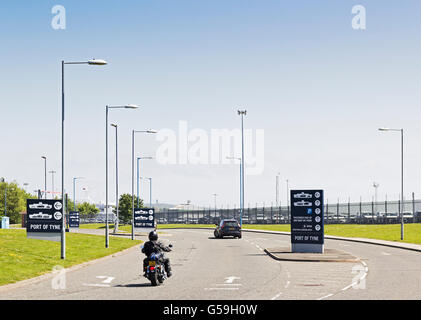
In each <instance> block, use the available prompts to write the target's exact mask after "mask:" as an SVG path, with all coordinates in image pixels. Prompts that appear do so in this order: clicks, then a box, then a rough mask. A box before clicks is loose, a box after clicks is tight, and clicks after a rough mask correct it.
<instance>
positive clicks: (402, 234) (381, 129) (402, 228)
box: [379, 128, 404, 240]
mask: <svg viewBox="0 0 421 320" xmlns="http://www.w3.org/2000/svg"><path fill="white" fill-rule="evenodd" d="M379 131H395V132H400V133H401V205H400V208H399V211H400V215H401V240H403V238H404V221H403V205H404V203H403V129H391V128H379Z"/></svg>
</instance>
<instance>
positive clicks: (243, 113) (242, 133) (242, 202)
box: [237, 110, 247, 227]
mask: <svg viewBox="0 0 421 320" xmlns="http://www.w3.org/2000/svg"><path fill="white" fill-rule="evenodd" d="M237 112H238V115H240V116H241V183H242V186H241V191H242V192H241V195H242V201H241V211H240V227H242V226H243V212H244V116H245V115H246V114H247V110H238V111H237Z"/></svg>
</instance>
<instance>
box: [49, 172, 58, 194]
mask: <svg viewBox="0 0 421 320" xmlns="http://www.w3.org/2000/svg"><path fill="white" fill-rule="evenodd" d="M48 173H51V199H54V194H55V190H54V174H55V173H56V171H54V170H51V171H48Z"/></svg>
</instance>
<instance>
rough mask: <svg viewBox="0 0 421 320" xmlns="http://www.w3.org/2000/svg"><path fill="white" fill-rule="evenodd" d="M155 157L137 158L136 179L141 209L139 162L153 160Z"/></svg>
mask: <svg viewBox="0 0 421 320" xmlns="http://www.w3.org/2000/svg"><path fill="white" fill-rule="evenodd" d="M152 159H153V157H137V158H136V160H137V179H136V183H137V207H138V208H139V201H140V198H139V197H140V194H139V192H140V186H139V176H140V161H139V160H152Z"/></svg>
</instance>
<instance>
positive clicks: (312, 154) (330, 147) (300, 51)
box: [0, 0, 421, 207]
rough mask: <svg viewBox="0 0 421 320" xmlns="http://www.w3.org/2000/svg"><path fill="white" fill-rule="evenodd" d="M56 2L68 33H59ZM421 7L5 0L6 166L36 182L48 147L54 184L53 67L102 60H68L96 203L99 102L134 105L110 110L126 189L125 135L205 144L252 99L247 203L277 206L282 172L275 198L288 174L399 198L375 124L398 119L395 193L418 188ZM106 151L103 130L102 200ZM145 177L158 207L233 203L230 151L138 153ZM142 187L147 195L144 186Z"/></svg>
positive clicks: (337, 191) (293, 183)
mask: <svg viewBox="0 0 421 320" xmlns="http://www.w3.org/2000/svg"><path fill="white" fill-rule="evenodd" d="M56 5H61V6H63V7H64V8H65V10H66V11H65V16H66V25H65V29H54V28H53V27H52V24H51V22H52V20H53V19H54V17H55V16H56V14H54V13H52V8H53V7H54V6H56ZM355 5H362V6H364V8H365V9H366V29H364V30H361V29H360V30H355V29H354V28H353V27H352V20H353V18H354V17H355V14H353V13H352V8H353V7H354V6H355ZM420 16H421V3H420V2H419V1H418V0H407V1H404V2H402V1H396V0H394V1H380V0H370V1H363V0H355V1H354V0H352V1H351V0H346V1H335V0H320V1H310V0H308V1H304V0H301V1H281V0H264V1H250V0H223V1H222V0H212V1H208V0H202V1H193V0H190V1H187V0H177V1H173V0H171V1H169V0H168V1H161V0H155V1H146V0H137V1H118V2H117V1H97V0H91V1H76V0H72V1H65V0H62V1H43V0H39V1H23V0H21V1H2V2H1V4H0V39H1V41H0V43H1V44H0V46H1V47H0V48H1V50H0V70H1V72H0V88H1V89H0V90H1V94H0V114H1V116H0V118H1V120H2V121H1V123H2V125H1V129H0V146H1V150H2V152H1V157H0V176H1V177H5V178H6V179H7V180H8V181H11V180H16V181H17V182H18V183H19V184H20V185H23V183H28V184H29V185H28V186H27V190H28V191H30V192H33V190H36V189H40V188H42V187H43V185H44V162H43V160H42V159H41V157H42V156H46V157H47V170H48V171H51V170H55V171H56V172H57V173H56V174H55V182H54V183H55V189H56V190H57V191H58V190H60V189H61V61H62V60H65V61H87V60H89V59H92V58H96V59H104V60H106V61H107V62H108V64H107V65H106V66H89V65H66V67H65V105H66V117H65V132H66V133H65V189H66V191H67V192H69V194H70V195H71V196H72V195H73V191H72V178H73V177H84V178H85V179H83V180H78V182H77V188H76V190H77V194H76V196H77V197H81V198H82V197H86V198H88V197H89V199H91V200H92V201H94V202H105V106H106V105H110V106H111V105H122V104H137V105H139V106H141V108H139V109H137V110H124V109H115V110H111V111H110V114H109V115H110V123H117V124H118V126H119V129H118V130H119V131H118V133H119V141H118V144H119V191H120V193H130V192H131V131H132V130H146V129H155V130H157V131H158V132H162V130H167V131H168V130H172V131H173V132H174V133H175V135H176V137H177V139H178V140H181V138H180V132H179V128H180V123H181V124H182V123H186V124H187V127H188V131H189V132H190V131H191V130H194V129H197V130H199V131H200V132H201V133H202V134H203V133H204V134H205V138H209V137H210V136H211V132H212V130H218V129H227V130H235V129H237V130H238V129H239V128H240V127H241V122H240V121H241V119H240V117H239V116H238V114H237V110H238V109H246V110H247V115H246V116H245V118H244V127H245V129H248V130H251V132H252V134H253V135H254V136H253V137H256V136H257V131H259V130H261V132H263V133H264V151H263V152H261V154H260V155H261V156H262V157H263V159H264V162H263V163H264V168H263V170H260V171H261V172H259V173H258V174H248V175H246V177H245V206H248V205H250V206H255V205H256V204H258V205H259V206H261V205H263V204H265V205H266V206H269V205H271V204H275V201H276V189H275V181H276V175H277V174H278V173H279V177H280V178H279V179H280V186H279V187H280V201H281V204H283V203H285V201H286V196H287V189H286V180H287V179H288V180H289V187H290V188H291V189H324V190H325V197H326V198H328V199H329V202H335V201H337V200H338V199H339V201H341V202H345V201H348V199H350V200H351V201H359V200H360V197H361V199H362V200H363V201H371V200H372V197H373V196H374V187H373V183H374V182H377V183H378V184H379V188H378V199H379V200H383V199H384V198H385V196H386V194H387V197H388V199H394V200H395V199H398V197H399V192H400V161H401V155H400V135H399V133H398V132H379V131H378V130H377V129H378V128H379V127H391V128H399V129H400V128H404V130H405V131H404V132H405V139H404V155H405V162H404V164H405V175H404V178H405V185H404V187H405V191H404V195H405V198H410V197H411V194H412V192H414V193H415V197H416V198H420V197H421V186H420V184H419V183H418V181H420V180H421V170H420V167H419V162H420V160H421V149H420V148H419V141H420V140H421V127H420V125H419V123H420V119H421V110H420V108H419V102H420V101H421V90H420V83H421V72H420V71H421V70H420V67H421V58H420V57H421V46H420V41H421V37H420V35H421V19H420ZM197 130H196V131H197ZM157 137H158V136H157V135H147V134H137V135H136V140H135V141H136V157H137V156H153V157H156V152H157V150H159V148H162V144H163V141H158V140H157ZM209 139H210V138H209ZM247 142H248V144H247V147H250V145H251V144H252V142H251V141H247ZM256 143H257V142H256ZM180 145H182V143H181V142H180V141H178V142H177V145H176V146H174V147H175V148H176V149H177V150H178V151H180ZM192 145H194V142H190V144H189V147H191V146H192ZM255 147H256V146H255ZM114 148H115V139H114V128H112V127H110V130H109V157H110V160H109V189H110V191H109V198H110V201H113V199H114V197H115V193H114V188H115V160H114V158H115V149H114ZM256 150H257V149H256ZM209 152H212V150H210V151H209ZM233 153H235V152H234V151H233ZM233 156H237V157H238V156H241V154H233ZM248 160H249V159H248V158H247V156H245V161H246V166H245V167H246V168H247V167H250V166H251V164H249V165H247V161H248ZM178 162H180V161H178ZM141 175H142V176H147V177H152V181H153V193H152V199H153V202H156V201H159V202H161V203H172V204H181V203H186V201H188V200H190V201H191V202H192V203H193V204H195V205H198V206H213V205H214V196H213V194H217V195H218V196H217V205H218V206H219V207H220V206H223V207H227V206H229V207H233V206H234V205H236V206H238V205H239V166H238V163H235V162H234V161H232V162H231V163H230V164H224V163H219V164H212V163H209V164H194V163H190V162H187V163H175V164H163V163H160V161H157V160H156V159H155V160H143V161H141ZM51 179H52V177H51V174H48V180H47V189H49V190H51ZM81 188H86V190H87V191H82V190H81ZM140 194H141V197H142V198H145V199H149V184H148V182H147V181H146V180H145V181H142V182H141V183H140Z"/></svg>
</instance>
